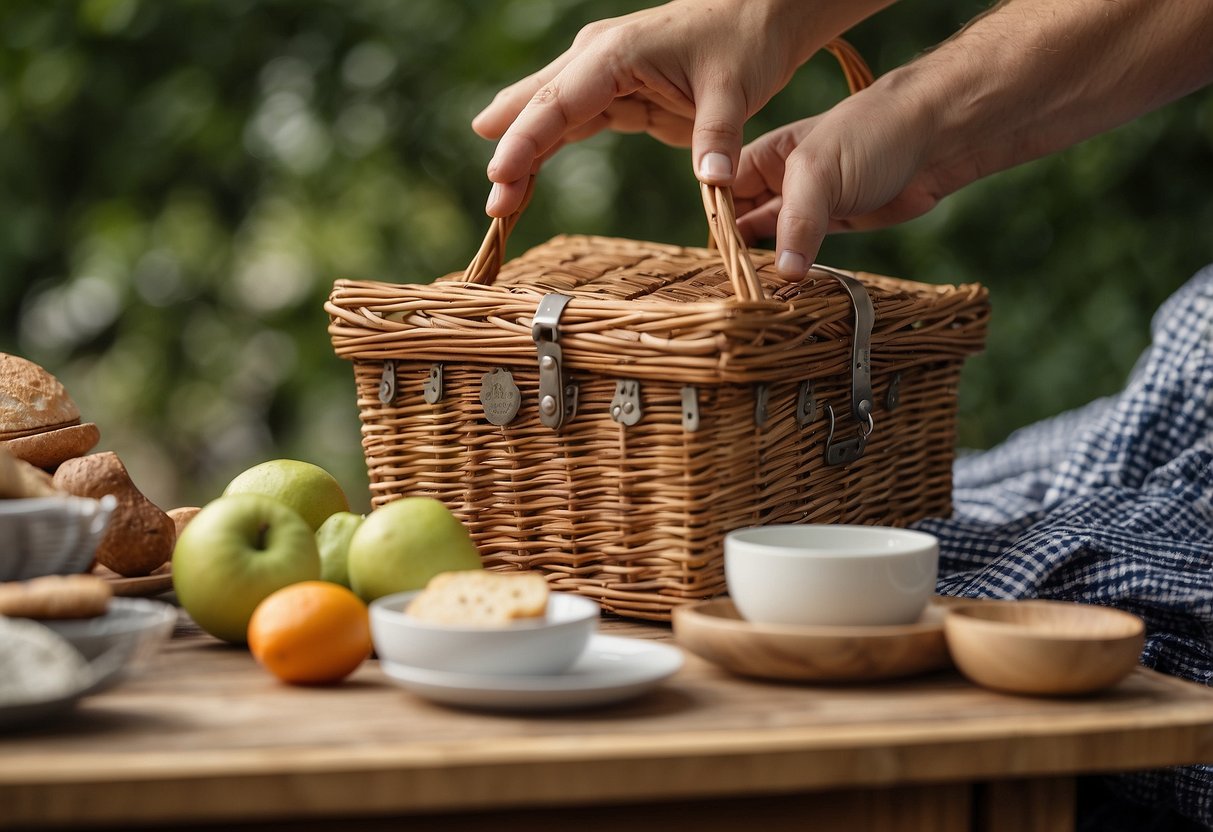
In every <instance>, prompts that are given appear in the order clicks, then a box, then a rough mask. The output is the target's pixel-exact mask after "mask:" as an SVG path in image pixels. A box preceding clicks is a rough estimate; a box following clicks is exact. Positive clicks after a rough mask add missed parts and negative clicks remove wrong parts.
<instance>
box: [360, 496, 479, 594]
mask: <svg viewBox="0 0 1213 832" xmlns="http://www.w3.org/2000/svg"><path fill="white" fill-rule="evenodd" d="M480 568H482V567H481V563H480V553H479V552H477V551H476V544H475V543H473V542H472V536H471V535H470V534H468V530H467V528H466V527H465V526H464V525H463V524H462V523H460V522H459V518H458V517H456V516H455V515H453V514H451V512H450V511H449V510H447V507H446V506H444V505H443V504H442V503H440V502H438V501H437V500H435V499H432V498H430V497H405V498H403V499H400V500H396V501H394V502H391V503H388V504H387V505H385V506H383V507H382V508H379V509H376V510H375V511H372V512H371V513H370V515H369V516H368V517H367V518H366V520H364V521H363V522H362V525H360V526H359V527H358V530H357V531H355V532H354V536H353V538H351V540H350V550H349V572H350V588H351V589H353V590H354V592H355V593H356V594H357V595H358V596H360V597H361V598H362V600H364V601H366V602H367V603H370V602H371V601H373V600H375V599H376V598H382V597H383V596H384V595H391V594H392V593H393V592H408V591H409V590H413V589H422V588H423V587H425V585H426V584H427V583H429V580H430V578H432V577H434V576H435V575H437V574H438V573H439V572H457V571H461V570H464V569H480Z"/></svg>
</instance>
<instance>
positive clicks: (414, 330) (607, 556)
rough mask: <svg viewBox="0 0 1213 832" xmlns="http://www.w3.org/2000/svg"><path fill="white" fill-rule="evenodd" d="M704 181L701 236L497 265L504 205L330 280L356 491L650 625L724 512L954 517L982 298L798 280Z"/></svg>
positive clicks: (680, 594)
mask: <svg viewBox="0 0 1213 832" xmlns="http://www.w3.org/2000/svg"><path fill="white" fill-rule="evenodd" d="M844 65H845V64H844ZM703 194H704V206H705V210H706V213H707V217H708V221H709V227H710V229H711V234H712V237H713V239H714V241H715V243H716V247H715V248H684V247H679V246H673V245H663V244H659V243H652V242H639V241H635V240H622V239H608V238H602V237H588V236H561V237H557V238H555V239H553V240H551V241H550V242H548V243H545V244H543V245H541V246H538V247H536V248H534V249H531V250H530V251H528V252H526V253H525V254H523V255H521V256H520V257H517V258H516V259H514V260H512V261H510V262H508V263H504V264H502V257H503V252H504V249H505V241H506V238H507V236H508V234H509V231H510V229H511V228H512V227H513V224H514V222H516V220H517V215H514V216H513V217H510V218H508V219H505V220H499V221H494V223H493V227H492V228H491V229H490V232H489V235H488V236H487V237H486V240H485V245H484V246H483V247H482V249H481V251H480V252H479V253H478V255H477V257H476V259H475V260H474V261H473V263H472V264H471V266H469V267H468V269H467V270H466V271H464V272H460V273H456V274H450V275H447V276H445V277H442V278H439V279H438V280H437V281H435V282H434V283H433V284H430V285H418V284H409V285H396V284H388V283H378V282H364V281H346V280H340V281H337V282H336V284H335V285H334V288H333V292H332V295H331V297H330V300H329V302H328V304H327V305H326V309H327V311H328V313H329V315H330V322H331V323H330V328H329V332H330V335H331V337H332V341H333V346H334V349H335V351H336V353H337V354H338V355H339V356H341V357H344V358H346V359H349V360H351V361H352V362H353V365H354V376H355V381H356V385H357V394H358V406H359V409H360V414H361V419H362V423H363V428H362V446H363V450H364V452H365V456H366V461H367V467H368V470H369V474H370V483H371V485H370V487H371V494H372V503H373V505H374V506H380V505H383V504H385V503H387V502H390V501H392V500H395V499H397V498H400V497H403V496H407V495H428V496H433V497H436V498H438V499H440V500H442V501H443V502H444V503H446V505H447V506H449V507H450V508H451V510H452V511H454V512H455V514H456V515H458V516H459V517H460V519H461V520H463V521H464V522H465V523H466V524H467V526H468V528H469V529H470V530H471V533H472V537H473V539H474V540H475V541H476V544H477V545H478V547H479V549H480V552H481V554H482V557H483V560H484V563H485V565H486V567H488V568H491V569H501V570H511V569H526V570H539V571H542V572H543V573H545V574H546V576H547V577H548V579H549V582H550V584H551V586H552V587H553V588H554V589H561V590H571V591H576V592H579V593H582V594H585V595H589V596H592V597H594V598H596V599H598V600H599V602H600V603H601V605H602V606H603V608H604V609H606V610H609V611H613V612H616V613H619V614H622V615H627V616H633V617H639V618H650V619H658V620H661V619H667V618H669V616H670V612H671V610H672V609H673V607H675V606H677V605H680V604H685V603H690V602H695V601H698V600H702V599H705V598H709V597H712V596H715V595H718V594H720V593H722V592H723V591H724V589H725V584H724V566H723V554H722V549H721V545H722V539H723V536H724V534H725V533H726V532H728V531H730V530H732V529H736V528H740V527H744V526H752V525H761V524H768V523H882V524H890V525H905V524H907V523H910V522H913V521H914V520H917V519H920V518H923V517H927V516H941V515H946V514H948V513H949V512H950V511H951V484H952V478H951V466H952V459H953V453H954V442H955V425H956V394H957V382H958V376H959V373H960V369H961V366H962V364H963V361H964V359H965V357H966V356H968V355H970V354H972V353H974V352H977V351H979V350H980V349H981V347H982V344H983V341H984V336H985V327H986V321H987V318H988V314H989V308H988V300H987V295H986V291H985V290H984V289H983V288H982V287H981V286H979V285H975V284H972V285H962V286H939V285H926V284H920V283H914V282H909V281H904V280H897V279H893V278H889V277H880V276H876V275H868V274H852V273H849V272H842V271H837V270H834V269H827V268H826V267H822V266H817V267H814V269H813V270H812V271H810V273H809V275H808V277H807V279H805V280H803V281H799V282H789V281H787V280H785V279H782V278H780V277H779V276H778V275H777V274H776V272H775V270H774V266H773V255H772V254H771V253H769V252H758V251H747V250H746V248H745V245H744V244H743V243H742V241H741V238H740V235H739V233H738V230H737V225H736V219H735V217H734V214H733V207H732V201H731V197H730V195H729V193H728V191H727V189H720V188H714V187H709V186H703Z"/></svg>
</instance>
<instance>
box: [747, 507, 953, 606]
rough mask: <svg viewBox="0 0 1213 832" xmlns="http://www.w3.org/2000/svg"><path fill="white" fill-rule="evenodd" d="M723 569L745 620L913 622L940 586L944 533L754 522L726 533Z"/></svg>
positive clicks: (881, 527) (869, 527)
mask: <svg viewBox="0 0 1213 832" xmlns="http://www.w3.org/2000/svg"><path fill="white" fill-rule="evenodd" d="M724 569H725V581H726V583H727V584H728V590H729V595H730V596H731V597H732V599H733V603H734V604H735V605H736V607H737V611H738V612H740V613H741V615H742V617H743V618H745V619H746V620H747V621H752V622H755V623H760V624H788V625H793V626H882V625H891V624H912V623H913V622H915V621H917V620H918V618H919V617H920V616H921V615H922V613H923V611H924V610H925V609H926V606H927V602H928V601H929V600H930V598H931V596H932V594H933V593H934V591H935V578H936V576H937V574H938V569H939V541H938V540H937V539H936V538H935V537H934V536H933V535H929V534H926V533H925V532H918V531H911V530H909V529H895V528H890V527H886V526H845V525H773V526H756V527H753V528H748V529H739V530H737V531H734V532H730V533H729V534H728V535H726V536H725V540H724Z"/></svg>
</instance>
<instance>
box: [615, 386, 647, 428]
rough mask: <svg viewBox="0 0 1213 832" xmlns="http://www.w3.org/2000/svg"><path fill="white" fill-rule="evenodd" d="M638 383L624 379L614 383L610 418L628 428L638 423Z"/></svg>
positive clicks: (639, 411) (640, 413)
mask: <svg viewBox="0 0 1213 832" xmlns="http://www.w3.org/2000/svg"><path fill="white" fill-rule="evenodd" d="M642 415H643V413H642V412H641V410H640V382H639V381H635V380H634V379H625V380H623V381H617V382H615V398H613V399H611V418H612V419H614V420H615V421H616V422H619V423H620V424H623V425H628V426H629V427H630V426H632V425H634V424H636V423H637V422H639V421H640V417H641V416H642Z"/></svg>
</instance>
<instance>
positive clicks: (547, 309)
mask: <svg viewBox="0 0 1213 832" xmlns="http://www.w3.org/2000/svg"><path fill="white" fill-rule="evenodd" d="M570 300H572V298H571V297H569V296H568V295H561V294H557V293H555V292H553V293H552V294H549V295H544V296H543V300H541V301H539V308H538V309H536V310H535V318H534V320H533V322H532V324H531V337H532V338H534V339H535V352H536V353H537V354H538V358H539V421H541V422H543V424H545V425H547V426H548V427H549V428H553V429H555V430H559V429H560V428H561V427H562V426H563V425H564V422H565V420H566V419H568V418H570V417H571V416H572V412H573V411H575V410H576V408H577V396H576V388H575V387H573V385H571V384H570V385H566V384H565V382H564V377H563V374H562V370H561V361H562V359H563V357H564V356H563V353H562V351H561V349H560V345H559V344H558V343H557V341H559V339H560V316H561V315H562V314H563V313H564V307H565V306H566V305H567V304H568V302H569V301H570ZM567 388H572V389H573V395H572V396H571V397H569V396H568V390H567ZM569 398H571V399H572V408H570V407H569V406H568V405H567V404H566V401H567V399H569Z"/></svg>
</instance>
